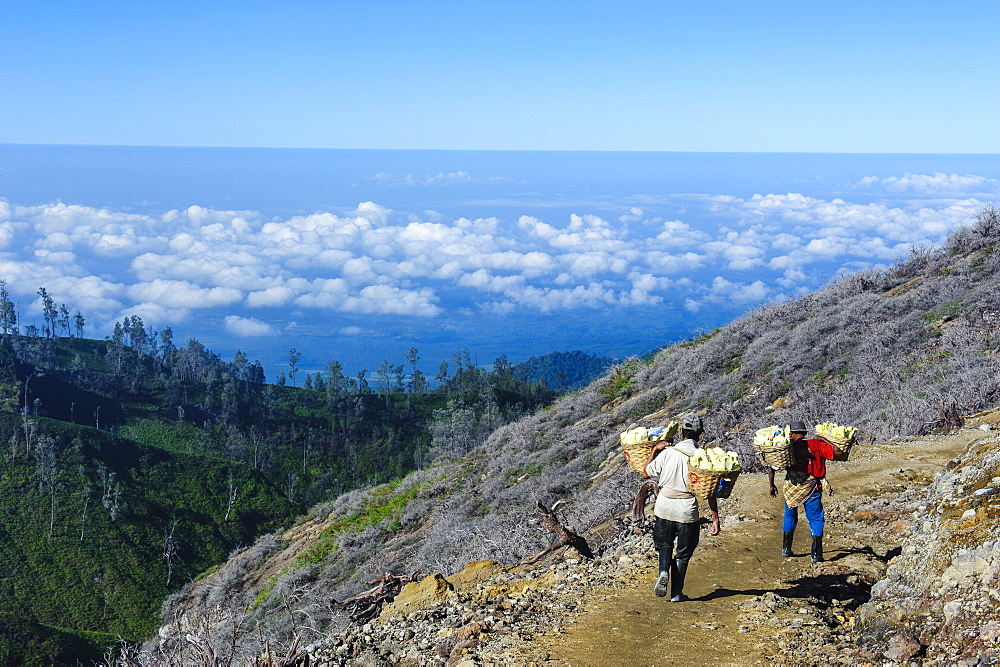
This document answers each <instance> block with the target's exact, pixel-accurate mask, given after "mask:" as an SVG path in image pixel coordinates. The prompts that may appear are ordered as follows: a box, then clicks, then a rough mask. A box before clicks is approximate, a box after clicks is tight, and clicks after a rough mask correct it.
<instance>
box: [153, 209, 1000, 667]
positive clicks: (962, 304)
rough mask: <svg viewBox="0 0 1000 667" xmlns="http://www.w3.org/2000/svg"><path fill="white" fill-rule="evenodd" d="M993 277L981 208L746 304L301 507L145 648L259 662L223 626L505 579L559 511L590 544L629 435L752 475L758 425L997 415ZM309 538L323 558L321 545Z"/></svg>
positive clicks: (892, 429) (304, 631)
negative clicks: (394, 476)
mask: <svg viewBox="0 0 1000 667" xmlns="http://www.w3.org/2000/svg"><path fill="white" fill-rule="evenodd" d="M998 269H1000V217H998V216H997V214H996V212H995V211H993V210H992V209H988V210H987V211H984V212H983V214H982V215H981V216H980V218H979V219H978V220H977V221H975V223H974V224H972V225H970V227H968V228H966V229H962V230H959V231H958V232H957V233H956V234H954V235H953V236H952V238H951V239H949V242H948V244H947V245H946V246H945V247H943V248H940V249H936V250H919V251H915V252H914V253H913V254H912V256H911V257H910V258H909V259H908V260H906V261H904V262H901V263H900V264H898V265H896V266H894V267H891V268H889V269H886V270H880V271H868V272H865V273H860V274H854V275H849V276H845V277H843V278H842V279H840V280H838V281H836V282H834V283H833V284H831V285H829V286H828V287H827V288H825V289H824V290H821V291H819V292H817V293H814V294H810V295H807V296H805V297H802V298H800V299H797V300H795V301H791V302H788V303H784V304H777V305H772V306H767V307H762V308H759V309H757V310H755V311H753V312H750V313H748V314H746V315H745V316H743V317H741V318H739V319H737V320H736V321H734V322H733V323H732V324H730V325H728V326H726V327H723V328H721V329H719V330H717V331H715V332H712V333H710V334H706V335H705V336H702V337H700V338H698V339H695V340H691V341H686V342H683V343H679V344H676V345H672V346H669V347H667V348H665V349H663V350H662V351H660V352H659V353H658V354H657V355H656V356H655V357H654V358H653V359H652V360H650V361H648V362H647V361H643V360H638V359H632V360H628V361H626V362H624V363H622V364H620V365H618V366H616V367H614V368H613V369H612V370H611V371H610V372H609V373H608V374H607V375H606V376H605V377H603V378H602V379H600V380H598V381H596V382H594V383H592V384H591V385H589V386H587V387H585V388H584V389H582V390H580V391H578V392H576V393H574V394H571V395H568V396H565V397H564V398H562V399H561V400H559V401H558V402H557V403H556V404H554V405H553V406H551V407H550V408H547V409H544V410H541V411H539V412H538V413H536V414H534V415H531V416H528V417H525V418H524V419H521V420H519V421H517V422H515V423H513V424H509V425H506V426H503V427H501V428H499V429H497V430H496V431H494V432H493V433H492V434H491V435H490V437H489V439H488V440H487V441H486V444H485V445H484V446H482V447H480V448H478V449H476V450H474V451H473V452H471V453H470V454H468V455H467V456H465V457H463V458H461V459H452V460H440V461H438V462H437V463H436V464H435V465H434V466H431V467H428V468H427V469H425V470H422V471H419V472H417V473H414V474H412V475H410V476H409V477H407V478H406V479H405V480H404V481H403V482H402V483H400V484H399V485H398V486H394V487H391V488H388V487H380V488H376V489H372V490H368V491H359V492H355V493H353V494H350V495H348V496H344V497H342V498H341V499H339V500H338V501H337V502H335V503H328V504H325V505H322V506H317V507H315V508H314V509H313V510H312V511H311V512H310V514H309V517H308V518H307V520H306V523H303V524H302V525H301V526H300V527H299V529H298V531H297V532H292V533H286V534H285V535H283V536H274V537H273V538H270V539H269V541H268V542H267V545H266V549H264V548H262V547H260V546H259V547H257V548H255V549H254V550H248V551H247V552H246V553H245V555H244V554H241V555H238V556H237V557H235V558H234V559H233V560H232V561H230V563H229V564H227V566H225V567H224V568H222V569H220V571H219V572H217V573H215V574H213V575H209V576H207V577H205V578H204V579H203V580H201V581H200V582H197V583H195V584H192V585H191V586H189V587H187V588H186V589H185V590H184V591H182V592H181V593H180V594H179V595H178V596H175V597H174V598H173V599H172V600H171V601H169V602H168V604H167V605H166V606H165V608H164V613H165V618H167V619H172V618H176V617H177V616H176V612H178V611H179V610H183V611H184V612H185V616H184V618H185V622H184V624H182V625H173V624H171V625H169V626H167V625H165V626H164V627H163V628H161V640H160V641H159V642H157V643H156V644H150V645H147V647H146V649H147V650H148V651H150V652H151V654H153V653H156V652H158V651H162V652H164V653H166V654H168V655H175V654H180V653H182V652H183V651H184V650H185V648H184V643H183V639H182V638H183V636H184V633H185V632H194V633H196V634H197V636H198V637H199V638H200V641H202V642H204V643H205V644H206V645H211V646H213V647H215V650H216V652H217V654H218V655H232V656H239V655H255V654H257V653H259V652H260V651H262V650H264V649H265V645H264V643H262V642H261V640H260V638H258V637H253V636H250V635H249V634H240V633H236V634H238V635H239V636H240V638H239V641H237V642H236V643H233V642H232V637H233V634H234V633H233V629H234V627H235V628H239V627H242V624H243V623H248V624H249V625H255V624H256V623H257V622H260V623H261V624H262V625H261V627H263V628H264V629H265V631H266V633H267V634H266V639H267V642H268V646H270V647H271V648H275V647H285V648H286V649H287V648H288V647H291V646H293V645H299V646H302V645H305V644H309V643H311V642H316V641H321V640H322V639H323V638H325V637H328V636H329V635H330V634H331V633H335V632H337V631H338V630H339V629H340V628H342V627H345V626H346V625H347V623H348V622H347V620H346V618H345V616H344V614H342V613H339V612H336V611H335V610H333V609H331V607H330V604H329V600H330V598H331V597H333V598H336V599H344V598H345V597H348V596H349V595H352V594H355V593H357V592H359V591H361V590H362V589H363V588H364V586H365V582H367V581H370V580H372V579H374V578H376V577H378V576H380V575H381V574H382V573H384V572H386V571H393V572H396V573H398V574H402V573H409V572H412V571H414V570H422V571H424V572H425V573H427V572H435V571H440V572H443V573H452V572H458V571H459V570H461V569H462V568H463V566H464V565H465V564H466V563H468V562H470V561H477V560H486V559H492V560H496V561H499V562H501V563H503V564H507V565H511V564H515V563H517V562H519V561H520V560H522V559H524V558H525V557H527V556H530V555H531V554H534V553H537V552H540V551H541V550H542V549H544V548H545V547H547V546H548V545H549V543H550V541H549V536H548V534H547V533H545V532H543V531H540V530H539V529H538V527H537V526H536V525H535V524H534V523H533V522H532V519H533V518H534V516H535V507H536V504H538V503H541V504H542V505H544V506H546V507H552V506H554V505H555V504H556V503H557V502H558V503H559V512H560V518H561V520H562V521H563V523H564V524H565V525H568V526H570V527H572V528H574V529H576V530H577V531H579V532H585V531H587V532H588V535H589V539H591V540H592V541H594V542H595V544H599V543H600V542H601V541H603V537H602V530H604V529H602V528H601V527H602V526H605V525H607V524H606V522H607V521H608V520H609V519H612V518H613V517H616V516H619V515H621V514H623V513H624V512H625V510H626V509H627V508H628V507H629V505H630V503H631V501H632V497H633V495H634V492H635V477H634V475H633V474H632V473H629V472H628V471H627V470H626V469H625V467H624V461H623V458H622V455H621V449H620V446H619V444H618V435H619V433H621V432H622V431H624V430H626V429H627V428H629V427H630V426H631V425H633V424H646V425H651V424H656V423H662V422H663V421H664V420H665V419H667V418H669V417H670V416H673V415H677V414H679V413H681V412H684V411H688V410H694V411H697V412H699V413H701V414H703V415H705V417H706V424H707V434H706V441H708V442H710V441H717V442H720V443H724V444H725V446H726V447H727V448H729V449H736V450H737V451H738V452H740V453H741V455H742V457H743V462H744V465H745V467H747V468H752V466H753V465H754V460H753V456H752V449H751V445H750V437H751V435H752V432H753V430H755V429H756V428H758V427H761V426H765V425H767V424H771V423H785V422H788V421H790V420H792V419H804V420H807V421H810V422H813V423H818V422H822V421H828V420H829V421H835V422H838V423H848V424H853V425H856V426H858V427H859V428H860V429H861V432H862V436H861V437H862V440H863V441H865V442H881V441H886V440H890V439H892V438H894V437H897V436H900V435H906V434H913V433H920V432H927V431H930V430H933V429H934V428H937V427H948V426H950V425H952V424H954V423H957V421H958V420H959V418H960V417H959V416H960V415H961V414H969V413H972V412H976V411H979V410H983V409H987V408H991V407H994V406H996V405H997V404H998V402H1000V359H998V355H997V349H998V344H1000V297H998V296H997V294H1000V289H998V288H1000V284H998V283H1000V279H998V278H997V276H998ZM386 507H391V509H385V510H384V512H383V510H381V509H379V508H386ZM359 517H367V518H366V519H364V520H360V519H359ZM310 525H312V526H315V527H316V530H306V528H305V527H306V526H310ZM333 526H336V527H337V528H336V529H334V530H332V531H331V530H328V528H330V527H333ZM323 540H327V541H328V542H329V544H328V546H327V547H324V548H318V547H319V545H320V544H321V542H322V541H323ZM285 551H290V553H307V552H308V553H312V554H314V556H315V557H311V558H309V559H289V558H285V559H284V562H286V563H289V564H291V566H289V567H286V568H282V569H281V570H279V571H276V572H271V573H270V574H269V575H268V576H266V577H265V576H263V575H262V572H263V571H264V570H265V569H266V567H267V565H266V564H267V560H265V558H264V556H267V557H268V559H274V558H281V556H280V554H282V553H283V552H285ZM262 552H266V553H262ZM262 581H265V582H266V585H261V583H260V582H262ZM222 591H226V592H227V593H228V594H230V595H232V596H234V599H235V600H244V599H245V600H249V601H251V602H253V603H254V604H252V605H250V606H249V607H240V606H239V605H236V607H239V609H240V611H239V612H238V613H237V612H236V611H235V610H234V611H231V612H219V610H218V609H217V608H213V609H212V610H211V612H209V610H208V609H206V608H205V607H202V606H199V602H198V601H199V600H204V599H209V598H217V597H218V596H219V595H220V594H222ZM244 609H248V610H249V611H243V610H244ZM282 610H284V612H283V613H279V612H282ZM307 617H308V619H309V620H308V621H306V620H305V619H306V618H307ZM293 619H294V620H293Z"/></svg>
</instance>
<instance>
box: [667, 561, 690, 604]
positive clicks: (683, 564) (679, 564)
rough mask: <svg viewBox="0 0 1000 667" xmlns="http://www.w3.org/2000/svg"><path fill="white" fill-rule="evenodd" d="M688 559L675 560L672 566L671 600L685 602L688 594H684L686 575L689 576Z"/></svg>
mask: <svg viewBox="0 0 1000 667" xmlns="http://www.w3.org/2000/svg"><path fill="white" fill-rule="evenodd" d="M687 569H688V561H687V559H685V560H675V561H674V562H673V567H671V568H670V601H671V602H684V601H685V600H687V599H688V596H686V595H684V577H685V576H687Z"/></svg>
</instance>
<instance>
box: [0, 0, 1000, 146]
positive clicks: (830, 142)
mask: <svg viewBox="0 0 1000 667" xmlns="http://www.w3.org/2000/svg"><path fill="white" fill-rule="evenodd" d="M0 23H2V25H3V27H4V37H3V39H2V40H0V88H2V91H3V102H2V104H0V143H26V144H35V143H50V144H113V145H164V146H256V147H265V146H268V147H314V148H320V147H323V148H434V149H509V150H652V151H805V152H875V153H885V152H917V153H928V152H930V153H938V152H942V153H998V152H1000V123H998V122H997V119H996V109H997V108H998V106H1000V104H998V102H1000V99H998V97H1000V92H998V91H1000V85H998V84H1000V74H998V72H1000V69H998V68H997V67H996V61H997V51H996V26H997V25H1000V3H997V2H995V1H992V0H984V1H958V2H951V3H942V2H914V1H910V2H870V1H866V2H843V1H838V2H805V1H797V2H773V1H772V2H671V1H662V0H661V1H658V2H614V3H609V2H606V1H602V2H586V1H579V0H574V1H573V2H563V1H531V2H527V1H525V2H521V1H514V0H506V1H502V2H493V1H484V2H431V1H426V0H422V1H416V0H414V1H399V2H361V1H358V2H294V1H293V2H259V1H257V2H246V1H243V2H227V1H213V2H186V1H185V2H177V1H175V2H169V3H166V2H115V1H103V2H70V1H59V2H52V1H45V0H41V1H39V0H33V1H30V2H28V1H21V0H7V1H6V2H4V3H2V5H0Z"/></svg>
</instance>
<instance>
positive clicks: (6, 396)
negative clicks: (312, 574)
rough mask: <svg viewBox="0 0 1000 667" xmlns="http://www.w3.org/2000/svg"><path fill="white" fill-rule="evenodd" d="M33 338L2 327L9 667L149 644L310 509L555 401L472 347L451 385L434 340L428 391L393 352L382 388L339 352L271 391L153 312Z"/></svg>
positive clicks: (379, 508)
mask: <svg viewBox="0 0 1000 667" xmlns="http://www.w3.org/2000/svg"><path fill="white" fill-rule="evenodd" d="M0 282H2V281H0ZM0 287H2V285H0ZM4 303H7V304H9V301H6V297H5V296H4V293H3V290H0V310H4ZM8 310H10V309H9V308H7V309H6V310H4V312H7V311H8ZM12 312H13V311H12ZM11 317H13V316H11ZM59 330H62V331H64V332H65V333H66V334H67V335H66V336H64V337H58V336H56V335H55V332H56V331H59ZM26 333H27V335H18V333H17V327H16V323H15V322H13V321H11V322H6V326H5V327H3V328H2V330H0V443H3V446H4V447H5V449H4V451H3V452H0V493H3V500H2V501H0V509H2V512H0V538H2V539H0V663H3V664H19V663H25V664H31V663H33V662H36V663H37V662H41V663H45V664H48V663H49V662H52V661H58V660H60V659H61V658H60V657H59V656H67V655H72V656H77V657H83V656H90V659H91V660H94V661H97V660H100V658H101V656H102V655H103V654H104V653H105V652H106V651H107V650H108V648H109V646H111V645H112V644H113V643H115V641H117V640H118V639H121V638H124V639H125V640H128V641H137V640H142V639H146V638H148V637H149V636H151V635H152V634H153V632H154V631H155V629H156V628H157V627H158V625H159V622H160V618H159V615H160V609H161V605H162V603H163V601H164V599H165V598H166V597H167V596H168V595H170V594H171V593H173V592H175V591H177V590H178V589H179V588H180V587H181V586H183V585H184V584H185V583H187V582H189V581H192V580H196V579H199V578H201V577H202V576H204V574H205V573H206V571H209V570H211V569H212V568H216V567H218V566H219V564H220V563H222V562H224V561H225V560H226V559H227V557H228V555H229V554H230V553H231V552H232V551H233V550H234V549H237V548H240V547H243V546H246V545H248V544H251V543H253V542H254V541H255V540H256V539H257V538H258V537H259V536H261V535H263V534H265V533H268V532H271V531H274V530H277V529H279V528H281V527H282V526H284V525H289V524H290V523H291V522H292V521H293V520H294V519H295V517H297V516H299V515H300V514H301V513H302V511H303V510H304V509H305V507H307V506H308V505H311V504H315V503H317V502H321V501H324V500H328V499H330V498H334V497H336V496H337V495H339V494H340V493H343V492H345V491H349V490H352V489H357V488H359V487H363V486H373V485H377V484H384V483H387V482H392V481H393V480H398V479H399V478H401V477H403V476H404V475H406V474H407V473H409V472H411V471H413V470H416V469H417V468H419V467H422V466H425V465H427V463H428V462H429V460H430V459H431V458H433V456H435V455H438V454H440V453H441V452H443V451H445V450H446V447H445V446H444V444H442V443H446V442H450V441H453V440H455V438H456V437H457V436H458V435H464V436H465V437H466V439H467V440H468V442H469V443H472V444H474V443H475V442H476V439H475V438H474V437H472V435H474V433H472V432H473V431H475V430H477V429H478V430H482V429H487V430H489V429H490V428H495V426H498V425H500V424H502V423H504V421H505V420H509V419H512V418H515V417H517V416H518V415H521V414H523V413H525V412H526V411H529V410H532V409H534V408H535V407H537V406H538V405H540V404H544V403H545V402H548V401H551V400H552V398H553V397H554V396H555V394H554V392H552V391H550V390H548V389H547V388H546V387H545V386H544V384H541V385H539V384H532V383H531V382H530V381H526V380H524V379H523V378H520V377H516V376H515V375H514V373H513V368H512V366H511V365H510V364H509V363H506V360H505V359H500V360H497V363H496V364H495V365H494V371H493V372H489V373H486V372H483V371H481V370H480V369H478V368H477V367H476V366H475V365H474V364H472V362H471V360H470V359H469V355H468V353H467V352H466V353H464V354H461V353H460V354H456V355H455V356H454V358H453V359H452V364H451V366H448V365H447V364H445V365H443V366H442V370H441V372H440V373H439V376H438V378H437V380H438V384H437V386H436V387H435V388H433V389H432V388H431V387H430V386H429V384H428V383H427V381H426V380H425V379H424V378H423V377H422V376H421V375H420V374H419V371H417V370H416V360H417V356H416V350H415V349H414V350H411V352H410V355H409V356H408V361H410V362H411V364H412V365H413V369H412V370H411V376H410V378H411V381H410V382H409V383H406V382H405V381H404V376H403V373H402V367H401V366H392V365H391V364H388V362H386V363H385V364H383V368H382V369H380V371H381V374H380V376H378V377H377V378H376V379H375V382H376V384H377V387H376V389H377V391H375V390H373V389H372V387H371V386H369V385H368V383H367V381H366V380H365V378H364V375H365V374H364V373H362V374H359V377H358V378H357V379H353V378H346V377H344V376H343V374H342V373H341V371H340V368H339V364H336V362H332V363H331V364H330V365H329V367H328V373H327V374H326V376H325V377H323V376H321V375H320V374H316V375H315V376H314V377H310V376H308V375H307V376H306V380H307V381H306V382H301V383H300V384H303V385H304V387H302V388H298V387H294V386H287V385H286V384H283V383H281V382H280V378H279V384H278V385H267V384H265V383H264V376H263V371H262V369H261V368H260V365H259V363H256V362H254V363H251V362H250V361H249V360H248V359H247V358H246V355H243V354H242V353H240V352H237V354H236V355H235V356H234V359H233V362H232V363H226V362H223V361H222V360H221V359H220V358H219V357H218V356H217V355H215V354H213V353H212V352H210V351H209V350H207V349H205V348H204V346H202V345H201V344H200V343H199V342H198V341H196V340H193V339H192V340H190V341H188V343H187V344H186V345H185V346H184V347H180V348H179V347H176V346H174V345H173V342H172V332H170V330H169V329H168V330H166V331H164V332H154V331H153V330H152V329H148V328H146V327H145V326H144V325H143V323H142V321H141V320H140V319H139V318H138V317H132V318H128V319H126V321H125V322H124V323H120V324H118V325H116V327H115V331H114V333H113V335H112V336H110V337H109V338H108V339H107V340H105V341H96V340H88V339H84V338H82V337H79V335H78V336H75V337H74V336H71V335H70V329H69V327H68V326H67V325H66V324H65V323H60V322H59V321H57V320H56V319H51V321H50V318H48V317H47V319H46V326H45V327H44V328H43V330H42V331H41V332H39V331H38V330H37V328H36V327H27V328H26ZM78 334H79V331H78ZM293 353H294V350H293ZM292 358H293V359H294V355H293V356H292ZM290 365H291V364H290ZM292 371H293V372H292V373H291V377H292V378H293V380H294V379H295V378H294V371H295V369H294V367H292ZM299 379H300V380H301V379H302V378H299ZM484 415H487V416H488V419H487V418H486V416H484ZM452 422H455V423H459V422H460V424H461V425H462V427H463V428H464V429H465V431H469V432H470V433H471V435H470V433H464V432H461V433H460V430H461V429H458V428H457V427H456V426H455V425H454V424H452ZM439 424H445V425H447V426H448V428H445V427H441V426H436V425H439ZM439 434H440V437H439ZM481 437H484V436H479V438H480V439H481ZM439 439H440V440H441V442H438V440H439ZM384 488H394V487H391V486H390V487H384ZM418 490H419V489H411V490H408V491H407V492H406V493H404V494H396V495H391V496H389V497H386V498H385V499H384V502H383V501H381V500H380V501H379V502H374V503H373V504H371V505H370V506H368V507H366V508H365V509H364V510H363V511H362V512H361V513H360V514H359V515H358V516H356V517H352V518H349V519H347V520H345V521H344V522H342V525H341V526H340V528H339V529H338V530H339V531H341V532H345V531H351V530H354V529H359V530H363V529H364V527H365V526H367V525H368V523H369V522H374V523H376V524H380V525H381V527H382V528H383V529H386V530H393V528H394V526H393V524H392V520H393V519H392V517H397V516H398V512H399V510H400V509H401V508H402V507H405V504H406V502H407V501H408V500H409V499H412V497H414V495H413V494H416V493H417V492H418ZM387 519H388V523H386V520H387ZM338 534H340V533H337V534H334V533H330V534H327V535H326V536H325V540H326V544H327V545H332V544H335V538H336V537H337V535H338ZM322 548H327V547H325V546H320V547H318V549H322ZM322 557H323V554H322V553H320V552H319V551H316V552H315V553H312V554H307V555H305V556H304V559H305V562H315V561H316V560H317V559H321V558H322ZM264 597H265V598H266V596H264ZM13 619H18V622H16V623H15V622H14V620H13ZM81 643H82V644H83V645H86V648H81ZM25 647H29V648H25Z"/></svg>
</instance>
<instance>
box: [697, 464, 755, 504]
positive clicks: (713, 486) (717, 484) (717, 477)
mask: <svg viewBox="0 0 1000 667" xmlns="http://www.w3.org/2000/svg"><path fill="white" fill-rule="evenodd" d="M741 472H743V471H742V470H705V469H703V468H695V467H693V466H691V465H690V464H688V491H690V492H691V493H693V494H694V495H695V496H697V497H698V498H699V499H701V500H708V499H709V498H728V497H729V494H730V493H732V492H733V487H734V486H736V480H737V479H738V478H739V476H740V473H741Z"/></svg>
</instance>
